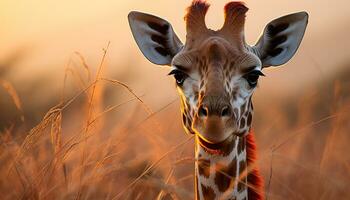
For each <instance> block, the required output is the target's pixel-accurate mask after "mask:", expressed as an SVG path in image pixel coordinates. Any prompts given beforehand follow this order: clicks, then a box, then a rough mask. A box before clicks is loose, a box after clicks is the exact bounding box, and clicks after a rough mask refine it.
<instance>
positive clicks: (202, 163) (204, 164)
mask: <svg viewBox="0 0 350 200" xmlns="http://www.w3.org/2000/svg"><path fill="white" fill-rule="evenodd" d="M198 173H199V174H200V175H202V176H204V177H206V178H209V176H210V160H206V159H200V160H198Z"/></svg>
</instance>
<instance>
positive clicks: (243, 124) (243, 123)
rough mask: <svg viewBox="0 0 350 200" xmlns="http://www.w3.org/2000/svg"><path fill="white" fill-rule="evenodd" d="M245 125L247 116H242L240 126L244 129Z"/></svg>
mask: <svg viewBox="0 0 350 200" xmlns="http://www.w3.org/2000/svg"><path fill="white" fill-rule="evenodd" d="M244 127H245V118H244V117H242V118H241V121H240V124H239V128H240V129H243V128H244Z"/></svg>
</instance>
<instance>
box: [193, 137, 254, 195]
mask: <svg viewBox="0 0 350 200" xmlns="http://www.w3.org/2000/svg"><path fill="white" fill-rule="evenodd" d="M204 146H206V145H203V142H201V140H200V139H199V138H198V136H197V138H196V150H195V157H196V160H197V162H196V164H195V178H196V180H195V182H196V183H195V190H196V199H198V200H204V199H205V200H207V199H208V200H209V199H210V200H211V199H213V200H214V199H224V200H225V199H235V200H243V199H245V200H247V199H248V188H247V186H246V185H247V176H246V175H247V174H246V172H245V170H246V169H247V151H246V139H245V137H238V136H231V138H229V139H228V140H227V141H225V142H224V143H223V144H221V145H220V147H219V148H218V150H212V149H208V148H206V147H204Z"/></svg>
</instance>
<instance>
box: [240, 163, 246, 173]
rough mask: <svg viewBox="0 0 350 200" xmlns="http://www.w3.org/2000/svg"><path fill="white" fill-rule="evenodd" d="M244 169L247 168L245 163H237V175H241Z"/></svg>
mask: <svg viewBox="0 0 350 200" xmlns="http://www.w3.org/2000/svg"><path fill="white" fill-rule="evenodd" d="M246 167H247V163H246V161H244V160H242V161H240V162H239V174H240V175H241V174H243V173H244V171H245V170H246Z"/></svg>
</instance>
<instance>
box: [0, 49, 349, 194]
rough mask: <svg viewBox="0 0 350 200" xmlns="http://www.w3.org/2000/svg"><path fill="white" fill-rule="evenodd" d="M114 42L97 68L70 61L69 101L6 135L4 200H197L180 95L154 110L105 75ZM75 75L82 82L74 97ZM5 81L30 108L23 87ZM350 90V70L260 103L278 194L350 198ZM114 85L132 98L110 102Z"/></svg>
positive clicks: (261, 129) (1, 172)
mask: <svg viewBox="0 0 350 200" xmlns="http://www.w3.org/2000/svg"><path fill="white" fill-rule="evenodd" d="M108 46H109V45H108ZM108 46H107V47H106V49H104V50H103V55H102V59H101V63H100V65H99V66H98V67H97V71H96V72H95V73H94V72H93V68H92V67H90V66H89V65H88V64H87V63H86V61H85V59H84V57H83V56H82V55H81V54H80V53H78V52H76V53H75V57H78V59H79V60H80V65H79V66H77V65H72V62H69V63H68V65H67V66H66V74H65V77H64V78H63V84H62V85H63V87H62V92H61V94H60V95H61V101H60V102H59V103H58V104H57V105H56V106H54V107H53V108H51V109H50V110H49V111H48V112H47V113H46V115H45V116H44V117H43V119H42V121H41V122H40V123H39V124H37V125H36V126H35V127H33V128H32V129H31V130H30V131H29V132H22V131H21V130H19V132H18V130H17V132H16V131H15V130H16V129H14V127H13V126H9V127H8V128H7V129H6V130H5V131H3V132H2V133H1V134H0V136H1V140H0V141H1V142H0V163H1V164H0V177H1V178H0V199H193V197H194V195H193V178H194V177H193V166H194V162H195V161H194V158H193V137H192V136H189V135H186V134H185V133H183V131H182V127H181V123H180V117H179V116H180V115H179V109H178V101H177V100H174V101H172V102H169V103H168V104H165V105H164V106H163V107H162V108H161V109H160V110H155V111H153V110H152V109H151V108H150V107H149V106H148V105H147V104H146V103H145V102H144V101H143V100H142V99H143V96H142V95H139V94H136V93H135V92H134V91H133V90H132V89H131V88H130V87H129V86H128V85H127V84H125V83H122V82H120V81H118V80H114V79H112V78H109V77H107V76H105V74H104V73H103V72H104V69H105V67H107V66H106V64H105V59H106V55H107V54H108ZM346 73H348V74H349V75H350V73H349V72H346ZM93 77H94V78H93ZM68 79H72V80H73V81H72V82H73V83H74V84H75V85H76V87H77V88H79V92H78V93H77V94H75V95H73V96H72V97H70V98H68V97H67V92H66V87H67V82H68V81H67V80H68ZM2 83H3V84H2V85H3V86H5V88H6V90H7V91H8V94H9V95H10V96H11V97H12V99H13V102H14V104H15V105H16V107H17V108H18V109H19V110H20V112H22V108H21V102H20V99H19V97H18V95H17V94H16V92H15V90H14V89H13V88H12V87H11V86H10V83H6V82H2ZM349 86H350V83H349V81H348V78H347V76H345V78H344V77H340V78H337V81H334V80H329V81H328V82H327V81H325V82H324V83H322V84H321V85H320V86H318V87H314V88H309V89H306V90H305V91H304V92H301V93H300V95H299V96H298V97H296V98H294V99H290V100H284V101H280V102H278V103H274V105H273V109H272V108H271V105H268V103H266V102H259V101H258V102H256V105H257V106H256V116H255V119H254V120H255V121H254V123H255V125H254V126H255V132H256V136H257V140H258V146H259V162H258V164H259V166H260V168H261V170H262V172H263V175H264V178H265V185H266V190H265V192H266V196H267V198H268V199H350V194H349V184H350V156H349V155H348V152H349V150H350V147H349V145H348V141H350V140H349V139H350V135H349V132H350V125H349V123H348V121H349V119H350V114H349V111H350V91H349V88H350V87H349ZM107 87H112V88H113V89H114V90H115V91H117V90H118V91H119V90H121V91H123V92H124V95H126V96H127V98H125V99H123V98H121V99H119V100H118V102H115V103H116V104H115V105H105V103H104V96H105V95H104V94H105V92H106V88H107ZM109 91H110V90H109ZM119 92H120V91H119ZM58 95H59V94H58ZM14 126H15V125H14ZM18 135H20V136H23V135H25V138H24V139H21V137H17V136H18Z"/></svg>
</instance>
